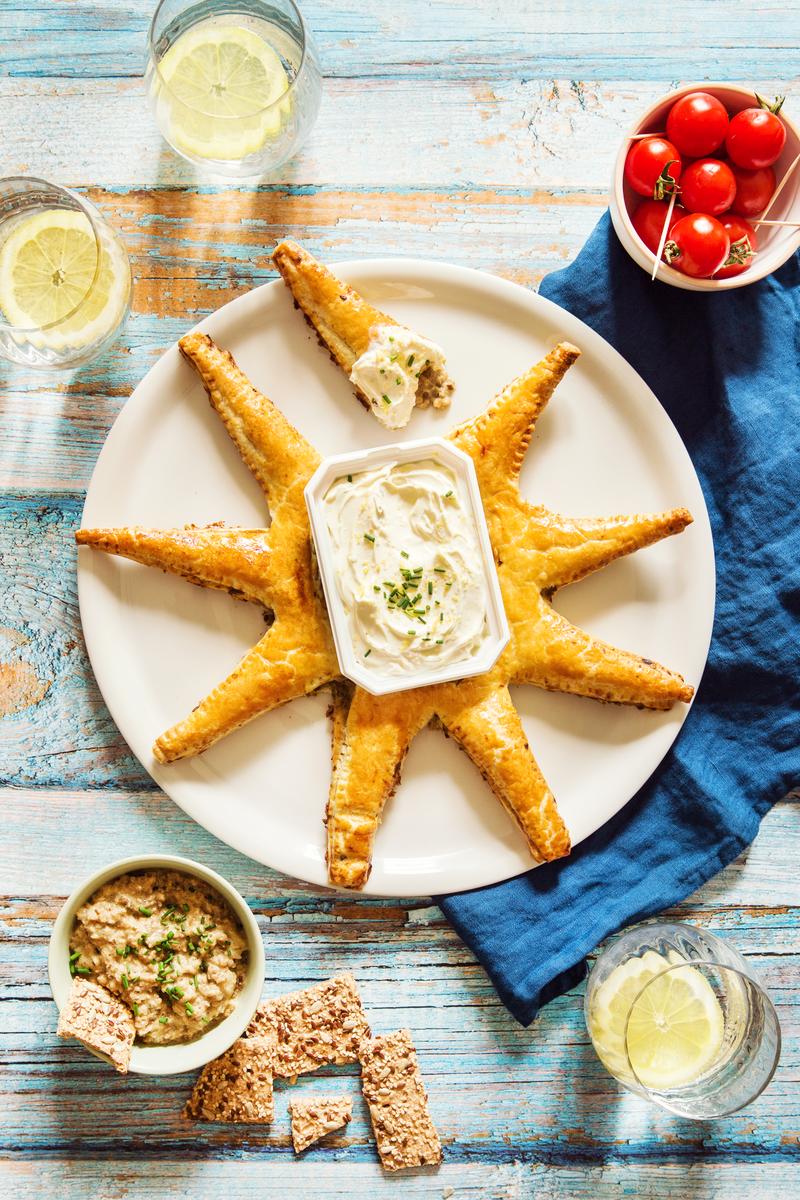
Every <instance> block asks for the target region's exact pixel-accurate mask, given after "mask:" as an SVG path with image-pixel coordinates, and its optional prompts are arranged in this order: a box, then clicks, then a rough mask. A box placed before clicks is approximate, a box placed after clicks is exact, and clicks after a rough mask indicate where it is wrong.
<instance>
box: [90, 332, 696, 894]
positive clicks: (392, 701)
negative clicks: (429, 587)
mask: <svg viewBox="0 0 800 1200" xmlns="http://www.w3.org/2000/svg"><path fill="white" fill-rule="evenodd" d="M179 346H180V350H181V353H182V354H183V355H184V357H185V358H186V359H187V360H188V361H189V362H190V363H191V364H192V366H194V367H195V369H196V370H197V372H198V374H199V375H200V377H201V379H202V381H203V384H204V386H205V388H206V391H207V392H208V395H209V398H210V400H211V403H212V404H213V405H214V407H215V408H216V409H217V411H218V412H219V414H220V416H221V417H222V419H223V421H224V422H225V425H226V427H227V429H228V432H229V433H230V435H231V437H232V438H233V440H234V441H235V443H236V445H237V447H238V448H239V450H240V452H241V454H242V457H243V458H244V460H245V462H246V464H247V466H248V467H249V468H250V470H251V471H252V472H253V474H254V475H255V477H256V479H257V480H258V482H259V483H260V485H261V487H262V489H263V491H264V494H265V496H266V498H267V502H268V504H269V508H270V511H271V513H272V523H271V525H270V528H269V530H262V529H257V530H243V529H225V528H222V527H219V526H211V527H208V528H203V529H198V528H194V527H190V528H188V529H183V530H163V531H162V530H152V529H139V528H131V529H93V530H80V531H79V532H78V533H77V534H76V541H77V542H78V544H79V545H86V546H91V547H94V548H95V549H99V550H104V551H106V552H108V553H111V554H118V555H121V556H123V557H125V558H131V559H133V560H135V561H136V562H140V563H144V564H146V565H148V566H157V567H160V568H162V569H164V570H166V571H170V572H172V573H174V574H176V575H181V576H183V577H184V578H185V579H188V580H189V581H190V582H192V583H198V584H201V585H203V586H206V587H215V588H220V589H223V590H226V591H230V592H232V593H233V594H235V595H237V596H241V597H242V598H244V599H247V600H251V601H254V602H255V603H258V604H261V605H262V606H263V607H264V608H265V609H266V610H267V611H268V612H270V613H273V614H274V620H273V623H272V626H271V628H270V629H269V630H268V632H267V633H266V634H265V635H264V637H263V638H262V639H261V641H260V642H259V643H258V645H257V646H255V647H254V648H253V649H252V650H251V651H250V652H249V653H248V654H247V655H245V657H244V659H243V660H242V662H241V663H240V664H239V666H238V667H237V668H236V669H235V671H234V672H233V673H232V674H231V675H230V676H229V677H228V678H227V679H226V680H224V681H223V682H222V683H221V684H220V685H219V686H218V687H217V688H215V689H214V691H212V692H211V693H210V695H209V696H207V697H206V698H205V700H203V701H202V702H201V703H200V704H199V705H198V707H197V708H196V709H195V710H194V711H193V712H192V713H191V714H190V715H189V717H187V718H186V720H184V721H181V722H180V723H179V724H178V725H175V726H174V727H173V728H172V729H169V730H167V732H166V733H164V734H162V735H161V736H160V737H159V738H158V739H157V740H156V743H155V746H154V747H153V752H154V754H155V756H156V758H158V759H159V760H160V761H161V762H165V763H166V762H172V761H174V760H176V759H179V758H183V757H186V756H189V755H192V754H197V753H199V752H201V751H202V750H205V749H207V748H208V747H209V746H211V745H213V744H214V742H216V741H218V740H219V739H220V738H222V737H224V736H225V735H226V734H227V733H230V732H232V731H233V730H234V729H237V728H238V727H239V726H241V725H243V724H245V723H246V722H247V721H250V720H252V719H254V718H255V717H257V716H260V715H261V714H262V713H265V712H267V711H269V710H270V709H272V708H275V707H277V706H278V705H280V704H285V703H287V702H288V701H290V700H293V699H295V698H296V697H298V696H301V695H304V694H307V693H309V692H312V691H314V690H316V689H317V688H320V687H322V686H323V685H325V684H329V685H330V686H331V687H332V690H333V696H334V703H333V706H332V713H333V718H334V730H333V777H332V783H331V788H330V794H329V798H328V807H327V818H326V820H327V826H328V871H329V878H330V881H331V883H332V884H334V885H337V886H340V887H345V888H361V887H363V886H364V884H365V883H366V881H367V879H368V878H369V873H370V869H371V858H372V846H373V843H374V839H375V834H376V831H377V827H378V824H379V822H380V817H381V813H382V810H383V807H384V804H385V803H386V800H387V799H388V798H389V797H390V796H391V795H392V794H393V792H394V790H395V788H396V787H397V784H398V783H399V780H400V770H401V766H402V762H403V759H404V757H405V755H406V752H407V750H408V747H409V744H410V742H411V739H412V738H413V737H414V735H415V734H416V733H418V732H419V730H420V729H422V728H423V727H424V726H425V725H427V724H429V723H431V724H433V725H438V726H439V727H441V728H443V729H444V730H445V731H446V732H447V733H448V734H449V735H450V736H451V737H453V738H454V739H455V741H456V742H457V743H458V745H459V746H460V747H461V748H462V749H464V750H465V751H466V753H467V754H468V755H469V757H470V758H471V759H472V761H473V762H474V763H475V765H476V766H477V768H478V770H479V771H480V772H481V774H482V775H483V777H484V779H485V780H486V782H487V783H488V784H489V786H490V787H491V789H492V791H493V792H494V793H495V795H496V796H497V797H498V799H499V800H500V801H501V802H502V803H503V805H504V806H505V808H506V809H507V810H508V812H509V813H510V814H511V816H512V817H513V818H514V819H515V821H516V822H517V824H518V825H519V827H520V828H521V830H522V832H523V833H524V835H525V837H526V839H527V842H528V845H529V847H530V850H531V854H532V856H533V858H534V859H535V860H536V861H539V862H540V861H548V860H551V859H555V858H559V857H561V856H563V855H565V854H568V853H569V849H570V841H569V835H568V833H567V830H566V828H565V826H564V823H563V821H562V819H561V817H560V815H559V813H558V809H557V807H556V803H555V799H554V797H553V794H552V792H551V791H550V789H549V787H548V786H547V783H546V781H545V780H544V778H543V776H542V774H541V772H540V771H539V768H538V767H537V765H536V761H535V759H534V757H533V755H532V754H531V751H530V748H529V746H528V743H527V739H526V737H525V733H524V730H523V728H522V724H521V722H520V719H519V716H518V714H517V712H516V709H515V708H514V705H513V703H512V701H511V697H510V695H509V691H508V687H509V685H510V684H520V683H533V684H536V685H537V686H539V687H543V688H548V689H551V690H558V691H567V692H576V693H578V694H580V695H584V696H590V697H593V698H595V699H598V700H603V701H613V702H615V703H619V704H634V705H637V706H639V707H646V708H653V709H668V708H670V707H671V706H672V704H673V703H674V701H675V700H682V701H688V700H689V699H690V698H691V696H692V694H693V689H692V688H691V687H689V686H688V685H686V684H685V683H684V681H683V680H682V679H681V677H680V676H679V675H677V674H675V673H674V672H672V671H669V670H667V669H666V668H665V667H662V666H660V665H659V664H658V663H654V662H652V661H650V660H649V659H645V658H639V657H638V656H636V655H634V654H630V653H628V652H626V651H623V650H617V649H615V648H614V647H612V646H608V645H606V644H605V643H603V642H600V641H598V640H597V639H595V638H592V637H591V636H590V635H589V634H586V633H584V632H582V631H581V630H579V629H576V628H575V627H574V626H572V625H570V624H569V623H568V622H567V621H566V620H564V618H562V617H561V616H559V614H558V613H556V612H555V610H554V609H553V608H552V606H551V603H550V598H551V597H552V595H553V593H554V592H555V591H556V590H557V589H558V588H559V587H563V586H564V585H565V584H567V583H573V582H575V581H576V580H578V579H581V578H583V577H584V576H585V575H587V574H589V573H590V572H592V571H594V570H597V569H598V568H599V567H603V566H605V565H606V564H607V563H609V562H612V561H613V560H614V559H615V558H619V557H620V556H621V555H624V554H629V553H632V552H633V551H634V550H638V549H641V548H642V547H644V546H648V545H651V544H652V543H654V542H657V541H659V540H661V539H662V538H664V537H667V536H669V535H670V534H673V533H679V532H680V531H681V530H682V529H684V528H685V526H686V525H687V524H689V522H690V521H691V519H692V518H691V516H690V515H689V513H688V512H687V511H686V509H682V508H681V509H675V510H673V511H671V512H668V513H662V514H657V515H655V516H633V517H610V518H605V519H603V518H600V519H594V518H589V519H583V520H580V519H579V520H573V519H570V518H566V517H561V516H558V515H556V514H554V513H551V512H548V510H547V509H545V508H543V507H541V506H534V505H531V504H529V503H528V502H527V501H525V500H523V499H522V498H521V496H520V494H519V488H518V477H519V471H520V467H521V464H522V460H523V457H524V454H525V451H526V449H527V447H528V444H529V442H530V439H531V436H532V433H533V429H534V426H535V423H536V420H537V418H538V416H539V414H540V413H541V411H542V409H543V408H544V407H545V405H546V404H547V401H548V400H549V398H550V396H551V395H552V393H553V390H554V388H555V387H556V385H557V383H558V382H559V380H560V379H561V378H562V376H563V374H564V372H565V371H566V370H567V368H568V367H569V366H570V365H571V364H572V362H574V360H575V359H576V358H577V357H578V353H579V351H577V350H576V349H575V348H574V347H572V346H569V345H567V344H563V345H560V346H558V347H556V349H555V350H554V351H552V352H551V353H550V354H549V355H548V356H547V357H546V358H545V359H544V360H543V361H542V362H541V363H539V364H538V365H537V366H536V367H534V368H533V369H532V370H531V371H529V372H528V373H527V374H526V375H523V376H521V377H520V378H519V379H517V380H515V381H514V382H513V383H512V384H510V385H509V386H508V387H507V388H506V389H505V391H504V392H502V393H501V394H500V395H499V396H498V397H496V398H495V400H493V401H492V403H491V404H490V405H489V406H488V408H487V409H486V410H485V412H483V413H481V414H479V415H478V416H476V417H475V418H473V419H471V420H469V421H466V422H465V423H463V424H462V425H458V426H456V427H455V428H454V429H452V430H451V432H450V434H449V437H450V439H451V440H452V441H453V442H454V444H455V445H457V446H458V447H459V448H460V449H461V450H463V451H465V452H466V453H467V454H469V455H470V457H471V458H472V460H473V462H474V463H475V467H476V471H477V475H478V482H479V485H480V489H481V495H482V498H483V502H484V508H485V512H486V518H487V523H488V527H489V534H490V538H491V542H492V547H493V550H494V554H495V559H496V564H497V571H498V577H499V580H500V586H501V590H502V593H503V600H504V604H505V608H506V615H507V617H508V623H509V626H510V628H511V641H510V643H509V645H508V646H507V648H506V649H505V650H504V651H503V653H502V655H501V656H500V658H499V659H498V661H497V663H496V664H495V666H494V668H493V669H492V670H491V671H490V672H488V673H487V674H485V675H482V676H478V677H476V678H472V679H465V680H462V681H460V682H458V683H447V684H439V685H437V686H435V687H427V688H415V689H412V690H408V691H404V692H395V693H392V694H390V695H388V696H381V697H376V696H371V695H369V694H368V693H367V692H365V691H363V690H362V689H361V688H358V687H353V686H352V685H350V684H348V683H347V681H345V680H343V679H342V678H341V677H340V675H339V667H338V663H337V660H336V655H335V651H334V647H333V640H332V636H331V632H330V627H329V624H328V618H327V614H326V611H325V606H324V602H323V600H322V589H321V588H320V586H319V581H318V580H317V579H316V576H315V560H314V555H313V552H312V546H311V535H310V528H309V522H308V515H307V512H306V507H305V501H304V497H303V489H304V487H305V485H306V483H307V482H308V480H309V478H310V477H311V475H312V474H313V472H314V470H315V469H316V467H317V465H318V463H319V456H318V455H317V454H316V452H315V451H314V449H313V448H312V447H311V446H310V445H309V444H308V442H306V441H305V439H304V438H302V437H301V436H300V434H299V433H298V432H297V431H296V430H295V429H294V428H293V427H292V426H291V425H290V424H289V422H288V421H287V420H286V419H285V417H283V415H282V414H281V413H280V412H279V411H278V409H276V408H275V406H274V405H273V404H272V403H271V402H270V401H269V400H267V399H266V397H264V396H262V395H261V394H260V393H259V392H257V391H256V390H255V388H253V387H252V385H251V384H250V383H249V381H248V380H247V379H246V377H245V376H244V375H243V374H242V372H241V371H239V369H238V368H237V367H236V364H235V363H234V361H233V359H232V357H231V356H230V354H227V353H226V352H224V351H222V350H220V349H219V348H218V347H217V346H215V345H214V343H213V342H212V341H211V339H210V338H209V337H208V336H206V335H205V334H200V333H192V334H189V335H187V336H186V337H184V338H182V339H181V341H180V343H179Z"/></svg>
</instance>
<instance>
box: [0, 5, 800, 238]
mask: <svg viewBox="0 0 800 1200" xmlns="http://www.w3.org/2000/svg"><path fill="white" fill-rule="evenodd" d="M798 24H800V22H798ZM765 64H766V60H765ZM601 78H604V79H605V80H606V81H605V82H596V81H595V80H596V77H595V76H593V75H592V74H591V73H589V72H588V71H587V70H584V69H581V70H580V71H579V72H577V73H576V74H574V75H572V76H570V75H567V74H555V75H553V76H549V77H544V78H543V77H542V74H541V73H540V72H528V71H523V72H521V73H520V74H519V75H515V76H513V77H512V78H507V77H505V76H503V75H498V74H497V72H495V71H492V72H490V73H488V74H487V73H484V74H478V73H476V74H473V75H469V76H466V77H465V78H463V79H461V80H459V82H458V83H455V82H453V81H451V80H448V78H447V77H446V75H442V74H440V73H439V72H438V71H436V72H435V73H432V74H431V77H430V78H428V79H426V81H425V88H424V93H421V91H420V85H419V82H418V81H417V80H413V79H396V80H371V81H370V83H369V88H368V91H367V92H366V93H365V86H364V82H363V80H362V78H361V77H360V76H359V75H358V73H356V75H355V77H353V78H342V79H336V80H331V81H329V83H328V84H327V90H326V93H325V97H324V99H323V104H322V109H321V111H320V115H319V119H318V122H317V125H316V127H315V129H314V131H313V132H312V134H311V137H310V139H309V141H308V142H307V143H306V146H305V147H304V148H303V150H302V151H301V152H300V154H299V155H298V156H297V157H296V158H294V159H292V161H291V162H290V163H287V164H286V166H285V167H283V168H282V169H281V170H279V171H278V172H276V173H275V174H274V175H273V176H271V177H270V181H271V182H272V183H273V184H274V185H275V186H276V187H278V188H286V189H289V188H292V187H295V188H298V187H306V186H310V187H311V188H312V190H313V192H316V191H318V190H323V189H325V188H326V187H327V188H336V189H340V190H342V191H352V192H355V193H358V192H360V191H361V190H363V189H370V188H372V189H376V188H381V189H384V190H385V191H387V192H389V193H391V192H393V191H397V190H403V191H408V190H413V189H420V190H432V191H437V190H442V189H444V190H447V189H450V188H455V189H457V190H461V189H466V192H467V193H468V192H469V189H470V187H477V188H498V187H499V188H511V189H519V190H520V191H523V190H524V189H526V188H538V187H545V188H548V189H553V188H557V187H572V188H588V189H591V190H595V191H599V192H603V193H605V191H606V189H607V187H608V182H609V179H610V177H611V169H612V163H613V159H614V157H615V155H616V152H617V149H618V147H619V142H620V139H621V137H622V134H623V133H624V131H625V129H626V128H627V126H628V125H629V124H630V123H631V121H633V120H634V119H635V117H636V116H637V115H638V114H639V113H641V112H642V111H643V110H644V109H645V108H647V106H648V105H649V104H651V103H652V101H653V100H655V99H657V98H658V97H659V96H660V95H661V94H662V93H663V92H665V91H667V90H669V89H670V88H672V87H677V86H678V83H677V82H673V81H678V80H683V81H685V82H693V81H694V79H696V78H697V76H693V75H692V74H690V73H688V72H687V70H686V69H685V68H684V67H681V69H680V70H679V71H678V72H677V73H672V74H671V75H670V74H665V75H662V76H660V77H659V78H660V82H655V83H652V82H651V83H648V82H631V77H630V76H628V77H627V78H626V77H625V76H624V75H621V74H612V75H611V76H610V79H611V80H613V81H618V82H608V81H607V80H608V79H609V76H608V75H605V76H601ZM634 78H635V77H634ZM732 78H734V79H738V80H739V81H745V82H746V81H747V80H748V75H747V73H741V74H739V75H738V76H732ZM749 78H752V79H754V80H757V83H758V86H759V90H760V91H762V92H764V93H766V94H769V95H772V94H774V93H775V92H780V93H786V94H787V101H786V111H787V112H788V113H789V114H790V115H791V116H794V117H795V118H796V117H797V115H798V113H800V102H799V101H800V83H798V81H797V78H796V68H793V70H792V72H791V73H787V74H786V75H785V76H784V77H783V78H781V77H780V76H779V75H775V74H771V75H770V76H769V78H765V76H764V74H763V73H755V74H753V75H751V76H750V77H749ZM578 80H580V81H582V82H576V81H578ZM422 94H424V103H421V95H422ZM365 95H366V96H367V97H368V103H365ZM0 109H2V112H3V123H4V129H10V130H13V137H12V138H7V139H6V140H5V142H4V162H5V166H4V169H5V171H6V172H7V173H8V174H13V173H15V172H21V173H27V174H33V175H43V176H44V178H45V179H53V180H54V181H55V182H59V183H63V184H65V185H66V186H70V187H75V186H77V187H84V186H86V185H88V184H94V185H95V186H102V187H104V188H106V189H107V190H113V189H115V188H117V189H122V190H132V189H140V188H144V187H155V188H166V187H171V186H186V185H198V184H199V185H200V186H201V187H203V188H206V189H208V190H211V191H214V190H219V188H220V185H219V182H217V183H216V184H215V183H214V182H213V181H212V180H211V179H210V178H209V177H208V176H204V175H203V173H202V172H201V171H199V170H198V169H197V168H196V167H195V166H193V165H192V164H191V163H187V162H185V161H184V160H183V159H182V158H180V157H179V156H178V155H177V154H175V153H174V152H173V151H172V150H171V149H170V148H169V147H168V146H167V144H166V142H164V140H163V139H162V137H161V135H160V133H159V131H158V129H157V128H156V126H155V124H154V123H153V120H152V117H151V116H150V112H149V110H148V108H147V104H146V102H145V97H144V91H143V88H142V85H141V81H140V80H137V79H120V80H98V79H85V80H84V79H81V80H69V79H35V78H34V79H18V78H13V77H12V78H2V77H0ZM398 130H400V131H402V133H401V136H397V131H398ZM242 190H243V191H244V193H246V194H247V195H249V194H250V193H252V191H253V186H252V184H246V185H243V188H242ZM354 203H356V204H357V203H358V197H357V196H356V197H354ZM466 207H468V205H467V206H466ZM352 218H353V219H354V220H357V210H354V211H353V214H352ZM343 219H344V217H343ZM511 232H512V228H511V227H510V225H509V226H506V227H505V228H504V229H503V231H502V236H506V235H509V234H510V233H511ZM365 240H366V239H365Z"/></svg>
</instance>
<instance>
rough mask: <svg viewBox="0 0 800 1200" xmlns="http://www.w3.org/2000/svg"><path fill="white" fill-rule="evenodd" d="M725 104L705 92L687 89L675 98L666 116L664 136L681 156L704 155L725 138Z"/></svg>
mask: <svg viewBox="0 0 800 1200" xmlns="http://www.w3.org/2000/svg"><path fill="white" fill-rule="evenodd" d="M727 132H728V114H727V112H726V111H725V105H724V104H723V103H722V102H721V101H720V100H718V99H717V98H716V96H711V95H709V93H708V92H690V93H689V95H688V96H681V98H680V100H676V101H675V103H674V104H673V106H672V108H671V109H670V111H669V116H668V117H667V137H668V138H669V140H670V141H671V142H672V144H673V146H675V147H676V148H677V149H678V150H679V151H680V152H681V154H682V155H687V154H688V155H689V156H690V157H692V158H705V157H706V155H708V154H713V153H714V151H715V150H717V149H718V148H719V147H720V146H721V145H722V143H723V142H724V141H725V134H726V133H727Z"/></svg>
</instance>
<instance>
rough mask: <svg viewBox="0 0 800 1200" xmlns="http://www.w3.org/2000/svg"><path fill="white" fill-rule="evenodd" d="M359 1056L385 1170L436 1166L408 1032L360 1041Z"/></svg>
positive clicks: (435, 1143)
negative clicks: (361, 1042)
mask: <svg viewBox="0 0 800 1200" xmlns="http://www.w3.org/2000/svg"><path fill="white" fill-rule="evenodd" d="M359 1058H360V1059H361V1068H362V1070H361V1088H362V1091H363V1093H364V1098H365V1100H366V1101H367V1104H368V1105H369V1112H370V1116H371V1117H372V1128H373V1130H374V1131H375V1140H376V1142H377V1143H378V1153H379V1154H380V1156H381V1162H382V1163H383V1165H384V1167H385V1168H386V1170H387V1171H400V1170H402V1169H403V1168H404V1167H423V1166H431V1165H433V1164H435V1163H440V1162H441V1161H442V1146H441V1143H440V1141H439V1135H438V1134H437V1132H436V1129H435V1126H434V1124H433V1121H432V1120H431V1114H430V1111H429V1109H428V1098H427V1096H426V1094H425V1088H424V1087H423V1084H422V1077H421V1075H420V1073H419V1067H418V1066H417V1052H416V1050H415V1049H414V1043H413V1042H412V1041H411V1035H410V1033H409V1032H408V1030H407V1029H401V1030H399V1031H398V1032H397V1033H392V1034H389V1036H388V1037H376V1038H374V1039H373V1040H372V1041H371V1042H364V1044H363V1045H362V1047H361V1052H360V1054H359Z"/></svg>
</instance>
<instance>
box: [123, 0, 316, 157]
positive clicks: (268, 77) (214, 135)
mask: <svg viewBox="0 0 800 1200" xmlns="http://www.w3.org/2000/svg"><path fill="white" fill-rule="evenodd" d="M144 78H145V86H146V88H147V98H148V102H149V104H150V109H151V111H152V113H153V116H154V118H155V121H156V124H157V125H158V127H159V129H160V130H161V132H162V133H163V135H164V137H165V138H166V139H167V141H168V142H169V144H170V146H172V148H173V150H176V151H177V153H178V154H180V155H182V156H183V157H184V158H186V159H188V160H189V161H190V162H194V163H197V164H198V165H199V166H201V167H205V168H206V169H207V170H209V171H211V172H213V173H214V174H217V175H229V176H233V177H235V178H239V179H243V178H247V177H252V176H256V175H263V174H265V173H266V172H268V171H274V170H275V169H276V168H277V167H279V166H280V165H281V163H283V162H285V161H286V160H287V159H288V158H290V157H291V156H292V155H293V154H296V153H297V151H298V150H299V149H300V146H301V145H302V143H303V142H304V141H305V139H306V137H307V136H308V134H309V132H310V131H311V127H312V126H313V124H314V121H315V120H316V116H317V112H318V111H319V105H320V100H321V97H322V76H321V71H320V64H319V59H318V57H317V51H316V47H315V46H314V40H313V38H312V36H311V31H310V30H309V28H308V26H307V25H306V23H305V20H304V19H303V16H302V14H301V12H300V10H299V8H298V7H297V5H296V4H295V3H294V0H201V3H193V2H192V0H161V2H160V3H159V5H158V7H157V9H156V11H155V14H154V16H153V20H152V23H151V25H150V36H149V42H148V54H147V61H146V65H145V73H144ZM266 97H271V99H270V102H269V103H264V100H265V98H266Z"/></svg>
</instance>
